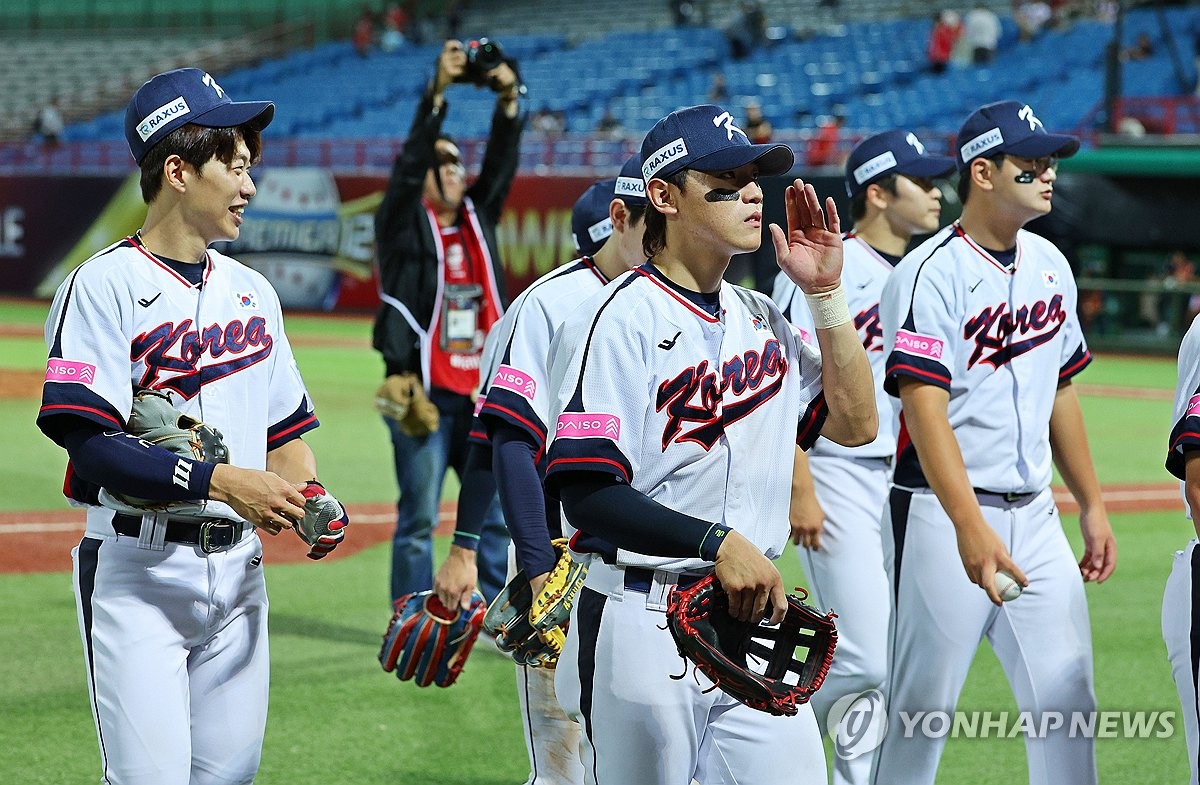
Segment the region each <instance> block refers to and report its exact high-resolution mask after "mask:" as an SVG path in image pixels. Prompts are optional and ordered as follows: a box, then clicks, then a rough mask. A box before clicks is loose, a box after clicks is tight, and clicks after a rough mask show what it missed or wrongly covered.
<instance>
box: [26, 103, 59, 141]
mask: <svg viewBox="0 0 1200 785" xmlns="http://www.w3.org/2000/svg"><path fill="white" fill-rule="evenodd" d="M33 132H34V134H35V135H36V136H37V137H38V138H39V139H41V140H42V146H43V147H45V148H46V149H47V150H53V149H54V148H56V147H58V145H59V143H60V142H61V141H62V134H63V117H62V112H61V111H60V110H59V98H58V96H54V97H53V98H51V99H50V101H49V103H46V104H44V105H43V106H42V108H41V109H39V110H38V113H37V117H36V118H34V121H33Z"/></svg>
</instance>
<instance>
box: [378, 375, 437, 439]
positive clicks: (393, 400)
mask: <svg viewBox="0 0 1200 785" xmlns="http://www.w3.org/2000/svg"><path fill="white" fill-rule="evenodd" d="M375 408H376V409H378V410H379V413H380V414H382V415H383V416H384V417H387V418H389V419H392V420H395V421H396V424H397V425H398V426H399V427H400V432H401V433H403V434H405V435H407V436H412V437H414V438H420V437H422V436H428V435H429V434H431V433H433V432H434V431H436V430H437V429H438V423H439V419H440V414H439V413H438V408H437V406H435V405H434V403H433V401H431V400H429V397H428V396H427V395H425V388H424V386H422V384H421V380H420V379H418V378H417V376H416V374H412V373H394V374H392V375H391V376H389V377H387V378H386V379H384V381H383V385H382V386H381V387H380V388H379V389H378V390H376V391H375Z"/></svg>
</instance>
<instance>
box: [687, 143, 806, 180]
mask: <svg viewBox="0 0 1200 785" xmlns="http://www.w3.org/2000/svg"><path fill="white" fill-rule="evenodd" d="M751 163H757V164H758V176H759V177H772V176H774V175H777V174H786V173H787V172H790V171H791V169H792V166H793V165H794V164H795V163H796V154H795V153H793V152H792V148H790V147H788V146H787V145H786V144H751V145H743V146H740V147H727V148H725V149H724V150H718V151H716V152H715V153H709V154H708V155H703V156H701V157H699V158H697V159H696V160H694V161H689V162H688V164H687V167H686V168H688V169H697V170H699V171H701V172H718V171H725V170H727V169H737V168H738V167H741V166H745V165H746V164H751Z"/></svg>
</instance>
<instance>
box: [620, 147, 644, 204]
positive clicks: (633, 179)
mask: <svg viewBox="0 0 1200 785" xmlns="http://www.w3.org/2000/svg"><path fill="white" fill-rule="evenodd" d="M641 164H642V161H641V156H638V155H635V156H633V157H632V158H630V159H629V160H628V161H626V162H625V165H624V166H622V167H621V173H620V174H619V175H617V184H616V185H615V186H613V196H615V197H617V198H618V199H620V200H622V201H623V202H625V204H627V205H644V204H646V181H645V180H643V179H642V166H641Z"/></svg>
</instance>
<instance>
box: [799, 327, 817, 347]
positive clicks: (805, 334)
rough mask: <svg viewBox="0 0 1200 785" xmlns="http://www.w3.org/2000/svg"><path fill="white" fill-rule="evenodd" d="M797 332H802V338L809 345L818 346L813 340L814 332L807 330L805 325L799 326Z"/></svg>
mask: <svg viewBox="0 0 1200 785" xmlns="http://www.w3.org/2000/svg"><path fill="white" fill-rule="evenodd" d="M796 332H798V333H800V340H802V341H804V342H805V343H806V344H808V345H809V346H816V344H817V342H816V341H814V340H813V337H812V333H810V332H809V331H808V330H805V329H804V328H803V327H797V328H796Z"/></svg>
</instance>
